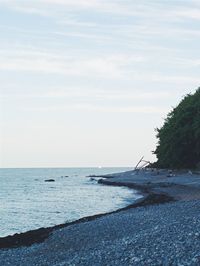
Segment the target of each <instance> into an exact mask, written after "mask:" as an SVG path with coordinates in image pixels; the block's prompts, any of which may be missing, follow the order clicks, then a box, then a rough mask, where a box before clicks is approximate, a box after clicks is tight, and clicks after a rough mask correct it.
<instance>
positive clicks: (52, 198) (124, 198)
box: [0, 168, 140, 237]
mask: <svg viewBox="0 0 200 266" xmlns="http://www.w3.org/2000/svg"><path fill="white" fill-rule="evenodd" d="M127 170H130V168H16V169H14V168H12V169H11V168H10V169H8V168H7V169H5V168H2V169H0V237H5V236H8V235H14V234H16V233H22V232H26V231H29V230H33V229H38V228H41V227H49V226H54V225H58V224H62V223H67V222H72V221H75V220H78V219H80V218H82V217H86V216H91V215H95V214H100V213H106V212H110V211H114V210H117V209H120V208H123V207H125V206H127V205H129V204H130V203H132V202H133V201H134V200H136V199H138V198H139V197H140V195H139V194H138V193H137V191H134V190H131V189H128V188H125V187H115V186H106V185H100V184H98V183H97V181H96V180H92V179H91V178H90V177H89V175H104V174H111V173H117V172H124V171H127ZM47 179H54V180H55V182H45V180H47Z"/></svg>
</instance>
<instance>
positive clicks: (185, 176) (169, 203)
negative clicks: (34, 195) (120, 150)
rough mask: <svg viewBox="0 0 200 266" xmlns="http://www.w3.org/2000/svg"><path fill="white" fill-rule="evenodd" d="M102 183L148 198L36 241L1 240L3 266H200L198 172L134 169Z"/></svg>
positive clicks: (64, 226) (64, 227)
mask: <svg viewBox="0 0 200 266" xmlns="http://www.w3.org/2000/svg"><path fill="white" fill-rule="evenodd" d="M100 183H103V184H105V185H123V186H128V187H133V188H135V189H138V191H140V193H141V194H143V198H141V199H140V200H138V201H137V202H135V203H133V204H131V205H130V206H129V207H127V208H124V209H122V210H118V211H116V212H114V213H109V214H104V215H99V216H98V215H97V216H96V217H90V218H88V219H82V220H81V221H78V222H75V223H72V224H70V225H69V224H68V225H67V224H66V225H62V226H60V227H59V226H57V227H56V228H51V229H48V231H45V229H44V231H42V232H41V234H42V235H43V237H41V238H39V237H38V235H37V237H36V239H35V240H34V241H32V243H30V242H29V243H28V242H26V237H25V240H24V241H21V240H20V239H21V238H22V236H18V238H17V240H16V238H14V237H13V238H12V237H11V239H9V241H8V239H1V240H0V245H1V249H0V261H1V265H2V266H4V265H16V266H18V265H20V266H21V265H23V266H28V265H31V266H32V265H34V266H35V265H39V266H40V265H41V266H42V265H44V266H45V265H56V266H61V265H63V266H64V265H92V266H93V265H99V266H100V265H179V266H181V265H200V175H199V174H198V173H197V174H192V173H174V174H170V175H168V173H167V172H166V171H163V172H159V173H158V172H151V171H149V172H140V173H137V174H136V173H135V172H134V171H129V172H125V173H119V174H114V175H110V176H108V177H107V178H103V179H101V180H100ZM45 232H46V234H44V233H45ZM22 235H23V234H22ZM37 240H38V241H37ZM8 242H9V244H8ZM6 243H7V244H8V245H7V246H6ZM4 244H5V245H4Z"/></svg>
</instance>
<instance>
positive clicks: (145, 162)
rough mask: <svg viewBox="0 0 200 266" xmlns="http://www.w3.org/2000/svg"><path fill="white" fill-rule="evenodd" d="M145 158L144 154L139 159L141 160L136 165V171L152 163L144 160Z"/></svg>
mask: <svg viewBox="0 0 200 266" xmlns="http://www.w3.org/2000/svg"><path fill="white" fill-rule="evenodd" d="M143 159H144V156H142V158H141V159H140V160H139V162H138V163H137V164H136V166H135V171H136V172H138V171H139V170H141V169H143V168H145V167H147V166H148V165H149V164H151V162H150V161H146V160H143ZM141 163H143V164H142V165H140V164H141Z"/></svg>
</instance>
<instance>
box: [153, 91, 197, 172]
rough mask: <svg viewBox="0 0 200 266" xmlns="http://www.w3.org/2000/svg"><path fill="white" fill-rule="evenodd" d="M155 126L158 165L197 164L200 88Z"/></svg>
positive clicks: (174, 166)
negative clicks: (162, 123) (161, 123)
mask: <svg viewBox="0 0 200 266" xmlns="http://www.w3.org/2000/svg"><path fill="white" fill-rule="evenodd" d="M156 130H157V138H158V145H157V147H156V150H155V151H154V153H155V154H156V156H157V159H158V160H157V162H156V166H157V167H159V168H173V169H181V168H182V169H183V168H184V169H188V168H196V167H197V165H199V163H200V88H198V89H197V91H196V92H195V93H194V94H188V95H186V96H185V97H184V98H183V100H182V101H181V102H180V103H179V105H178V106H177V107H176V108H174V109H173V110H172V111H171V112H170V113H169V114H168V115H167V118H166V119H165V121H164V125H163V126H162V127H161V128H158V129H156Z"/></svg>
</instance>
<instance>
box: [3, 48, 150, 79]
mask: <svg viewBox="0 0 200 266" xmlns="http://www.w3.org/2000/svg"><path fill="white" fill-rule="evenodd" d="M0 54H1V60H0V69H1V70H9V71H23V72H39V73H48V74H51V73H54V74H61V75H68V76H88V77H91V76H95V77H105V78H122V77H125V70H124V68H126V67H127V66H129V65H131V64H132V63H136V64H137V63H140V62H143V61H144V60H145V58H144V57H143V56H140V55H129V54H111V55H96V56H90V57H88V56H84V55H83V56H82V57H79V55H72V56H62V55H57V54H50V53H43V52H38V51H31V50H30V51H28V50H27V51H18V52H12V53H10V51H6V50H5V51H3V50H2V51H1V52H0Z"/></svg>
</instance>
